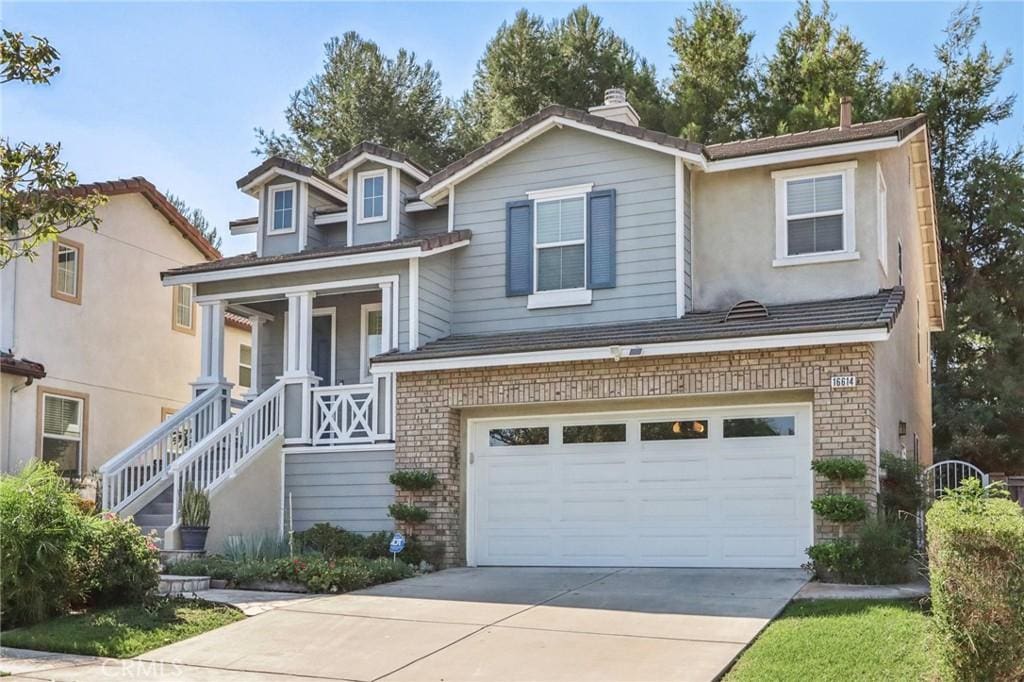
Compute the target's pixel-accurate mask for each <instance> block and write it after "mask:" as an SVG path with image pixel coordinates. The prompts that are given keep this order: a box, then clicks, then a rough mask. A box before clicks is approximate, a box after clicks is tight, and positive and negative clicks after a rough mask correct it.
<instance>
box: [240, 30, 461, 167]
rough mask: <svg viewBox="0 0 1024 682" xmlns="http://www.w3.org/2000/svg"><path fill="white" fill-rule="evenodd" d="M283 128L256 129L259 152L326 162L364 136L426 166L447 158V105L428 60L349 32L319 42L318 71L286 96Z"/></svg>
mask: <svg viewBox="0 0 1024 682" xmlns="http://www.w3.org/2000/svg"><path fill="white" fill-rule="evenodd" d="M285 118H286V119H287V121H288V127H289V132H288V133H284V134H281V133H277V132H274V131H270V132H267V131H265V130H264V129H263V128H257V129H256V136H257V140H258V143H257V145H258V146H257V148H256V150H255V152H256V153H258V154H263V155H265V156H270V155H274V154H279V155H282V156H285V157H288V158H291V159H294V160H296V161H299V162H301V163H305V164H307V165H310V166H312V167H314V168H320V169H323V168H325V167H326V166H327V165H328V164H330V163H331V161H333V160H334V159H336V158H337V157H339V156H341V155H342V154H343V153H344V152H346V151H347V150H349V149H351V148H352V147H353V146H355V145H356V144H358V143H360V142H362V141H363V140H369V141H371V142H377V143H379V144H383V145H386V146H388V147H392V148H394V149H397V150H398V151H401V152H405V153H407V154H409V155H410V156H412V157H413V158H414V159H416V160H417V161H419V162H420V163H422V164H425V165H426V166H428V167H431V166H432V167H440V166H442V165H444V164H445V163H447V162H449V161H451V160H452V158H453V151H452V148H451V146H450V127H451V105H450V103H449V101H448V100H447V99H446V98H445V97H443V96H442V94H441V79H440V77H439V76H438V74H437V72H436V71H435V70H434V67H433V66H432V65H431V63H430V62H429V61H427V62H424V63H422V64H421V63H419V62H417V60H416V55H415V54H414V53H412V52H407V51H406V50H404V49H403V50H399V51H398V54H397V55H396V56H395V57H394V58H391V57H388V56H386V55H384V54H383V53H382V52H381V50H380V48H379V47H378V46H377V44H376V43H374V42H372V41H369V40H364V39H363V38H361V37H360V36H359V35H358V34H357V33H355V32H349V33H346V34H345V35H344V36H343V37H342V38H341V39H340V40H339V39H338V38H332V39H331V40H329V41H328V42H327V43H326V44H325V45H324V70H323V72H322V73H320V74H318V75H316V76H314V77H313V78H312V79H311V80H310V81H309V83H308V84H307V85H306V86H305V87H304V88H302V89H301V90H299V91H298V92H296V93H295V94H294V95H292V100H291V103H290V104H289V105H288V108H287V109H286V110H285Z"/></svg>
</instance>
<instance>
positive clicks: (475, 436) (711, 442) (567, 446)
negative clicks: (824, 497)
mask: <svg viewBox="0 0 1024 682" xmlns="http://www.w3.org/2000/svg"><path fill="white" fill-rule="evenodd" d="M470 439H471V440H470V446H471V447H470V452H471V458H470V459H471V463H470V474H469V477H470V490H469V509H468V517H469V528H470V532H469V537H468V557H467V559H468V561H469V563H470V564H475V565H481V566H484V565H499V566H513V565H515V566H711V567H717V566H721V567H769V568H791V567H797V566H799V565H800V564H801V563H803V562H805V561H806V560H807V559H806V556H805V554H804V550H805V549H806V547H807V546H808V545H810V544H811V538H812V525H811V524H812V514H811V509H810V500H811V488H812V478H811V471H810V460H811V420H810V409H809V407H807V406H788V407H779V406H772V407H763V408H742V409H737V408H728V409H721V408H719V409H707V410H677V411H674V412H629V413H622V414H600V415H594V414H580V415H573V416H561V417H557V418H552V417H542V418H522V419H502V420H498V421H483V420H480V421H476V420H474V421H471V422H470Z"/></svg>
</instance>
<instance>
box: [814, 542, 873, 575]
mask: <svg viewBox="0 0 1024 682" xmlns="http://www.w3.org/2000/svg"><path fill="white" fill-rule="evenodd" d="M807 556H809V557H810V558H811V563H810V565H809V566H808V568H810V569H811V570H812V571H814V572H815V574H816V575H817V576H818V578H819V579H820V580H824V581H826V582H841V583H849V582H859V581H858V580H857V577H858V576H859V575H860V574H861V570H862V565H861V560H860V552H858V551H857V543H856V542H854V541H853V540H852V539H850V538H838V539H836V540H826V541H825V542H820V543H818V544H817V545H811V546H810V547H808V548H807Z"/></svg>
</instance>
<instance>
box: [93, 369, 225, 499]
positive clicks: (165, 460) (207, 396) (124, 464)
mask: <svg viewBox="0 0 1024 682" xmlns="http://www.w3.org/2000/svg"><path fill="white" fill-rule="evenodd" d="M225 406H226V400H225V396H224V394H223V392H222V391H219V390H214V389H211V390H208V391H205V392H203V393H201V394H200V395H199V396H197V397H196V398H195V400H193V401H192V402H190V403H189V404H188V405H186V406H185V407H183V408H181V409H180V410H178V411H177V412H175V413H174V414H173V415H171V416H170V417H169V418H168V419H167V421H165V422H163V423H162V424H160V426H158V427H157V428H155V429H154V430H152V431H150V432H149V433H148V434H146V435H145V436H143V437H142V438H140V439H139V440H138V441H136V442H135V443H134V444H132V445H131V446H130V447H129V448H128V449H127V450H125V451H124V452H122V453H121V454H119V455H117V456H116V457H114V458H112V459H110V460H108V461H107V462H105V463H104V464H103V466H101V467H100V470H99V471H100V475H101V476H102V479H103V492H102V495H103V508H104V509H107V510H109V511H113V512H119V511H121V510H122V509H124V508H125V506H127V505H128V504H130V503H131V502H132V501H133V500H135V499H136V498H138V497H139V496H140V495H142V494H143V493H145V492H146V491H147V490H149V489H150V488H152V487H153V486H154V485H156V484H157V483H158V482H159V481H162V480H164V478H165V476H166V475H167V470H168V467H170V466H171V465H172V464H173V463H174V462H175V461H176V460H177V459H178V458H179V457H181V456H182V455H184V454H185V453H186V452H188V451H189V449H190V448H192V446H194V445H195V444H196V443H197V442H199V441H200V440H201V439H202V438H203V437H204V436H206V434H208V433H210V432H211V431H213V430H214V429H215V428H217V426H219V425H220V423H221V422H222V421H223V420H224V419H225V417H226V415H225V414H224V410H225Z"/></svg>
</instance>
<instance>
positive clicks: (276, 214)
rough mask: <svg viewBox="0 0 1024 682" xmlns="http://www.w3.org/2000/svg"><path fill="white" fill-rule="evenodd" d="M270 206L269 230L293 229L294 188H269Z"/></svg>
mask: <svg viewBox="0 0 1024 682" xmlns="http://www.w3.org/2000/svg"><path fill="white" fill-rule="evenodd" d="M270 207H271V215H270V231H271V232H291V231H292V230H294V229H295V188H293V187H286V188H281V189H275V188H271V190H270Z"/></svg>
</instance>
